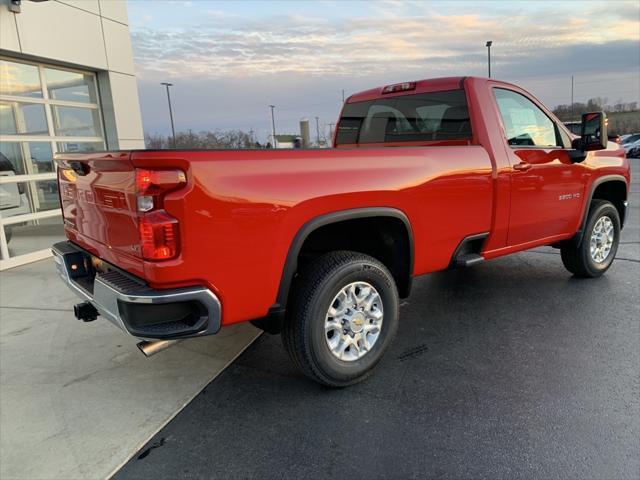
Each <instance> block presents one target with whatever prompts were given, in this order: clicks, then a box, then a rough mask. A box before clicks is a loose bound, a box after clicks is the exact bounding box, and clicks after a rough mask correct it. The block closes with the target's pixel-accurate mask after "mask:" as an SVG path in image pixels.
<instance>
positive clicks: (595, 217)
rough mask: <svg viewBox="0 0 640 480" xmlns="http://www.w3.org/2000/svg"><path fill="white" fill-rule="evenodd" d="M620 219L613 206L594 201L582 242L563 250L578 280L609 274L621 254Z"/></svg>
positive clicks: (561, 251) (563, 261)
mask: <svg viewBox="0 0 640 480" xmlns="http://www.w3.org/2000/svg"><path fill="white" fill-rule="evenodd" d="M619 241H620V216H619V214H618V210H617V209H616V207H614V206H613V204H612V203H611V202H607V201H606V200H594V201H593V202H591V208H590V209H589V216H588V217H587V223H586V226H585V231H584V235H583V237H582V241H581V242H580V244H579V245H577V246H564V247H562V248H561V250H560V253H561V255H562V263H563V264H564V266H565V268H566V269H567V270H569V271H570V272H571V273H573V274H574V275H575V276H577V277H599V276H600V275H602V274H603V273H604V272H606V271H607V270H608V269H609V267H610V266H611V264H612V263H613V259H614V258H615V256H616V252H617V251H618V243H619Z"/></svg>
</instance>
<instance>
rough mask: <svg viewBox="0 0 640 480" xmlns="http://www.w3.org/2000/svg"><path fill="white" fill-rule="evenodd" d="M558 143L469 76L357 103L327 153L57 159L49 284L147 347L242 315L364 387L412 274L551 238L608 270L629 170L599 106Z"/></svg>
mask: <svg viewBox="0 0 640 480" xmlns="http://www.w3.org/2000/svg"><path fill="white" fill-rule="evenodd" d="M581 133H582V134H581V136H580V137H576V136H574V135H572V134H571V133H570V132H569V131H568V130H567V129H566V128H565V126H564V125H563V124H562V122H560V121H559V120H558V119H557V118H556V117H555V116H554V115H553V114H552V113H551V112H550V111H549V110H548V109H547V108H545V107H544V105H542V103H541V102H540V101H538V100H537V99H536V98H535V97H534V96H532V95H531V94H529V93H528V92H526V91H525V90H523V89H522V88H519V87H517V86H515V85H511V84H508V83H504V82H500V81H496V80H492V79H486V78H475V77H463V78H459V77H457V78H439V79H431V80H423V81H417V82H408V83H402V84H397V85H388V86H385V87H382V88H374V89H372V90H367V91H365V92H361V93H358V94H355V95H352V96H351V97H350V98H349V99H348V100H347V101H346V102H345V105H344V107H343V110H342V113H341V116H340V119H339V122H338V124H337V128H336V134H335V138H334V148H332V149H326V150H322V149H304V150H215V151H214V150H206V151H193V150H189V151H182V150H162V151H154V150H140V151H114V152H103V153H92V154H68V153H63V154H60V155H59V156H58V157H57V158H56V161H57V164H58V179H59V187H60V188H59V190H60V197H61V202H62V211H63V215H64V225H65V231H66V235H67V237H68V241H66V242H61V243H57V244H56V245H54V246H53V253H54V258H55V260H56V262H57V265H58V269H59V273H60V275H61V277H62V279H63V280H64V281H65V282H66V283H67V284H68V285H69V287H70V288H71V289H73V290H74V291H75V292H76V293H77V294H78V295H79V296H80V297H81V298H83V299H84V300H85V301H84V302H83V303H80V304H78V305H76V306H75V313H76V317H77V318H79V319H81V320H85V321H90V320H94V319H96V317H97V316H98V315H102V316H104V317H106V318H107V319H108V320H110V321H111V322H113V323H114V324H116V325H118V326H119V327H120V328H122V329H123V330H124V331H125V332H128V333H129V334H130V335H133V336H135V337H138V338H140V339H141V340H143V341H142V342H141V343H140V344H139V346H140V348H141V350H143V352H145V353H146V354H152V353H154V352H155V351H158V350H160V349H162V348H165V347H167V346H169V345H172V344H173V343H175V342H176V341H180V340H183V339H187V338H190V337H199V336H202V335H210V334H215V333H216V332H217V331H218V330H219V329H220V328H221V327H223V326H227V325H232V324H234V323H238V322H245V321H253V323H254V324H255V325H257V326H259V327H261V328H262V329H263V330H266V331H269V332H272V333H275V332H281V333H282V337H283V343H284V345H285V348H286V349H287V351H288V353H289V354H290V356H291V358H292V360H293V361H294V363H295V364H296V365H297V366H298V367H299V368H300V369H301V370H302V372H304V373H305V374H306V375H308V376H309V377H311V378H312V379H314V380H316V381H318V382H321V383H323V384H326V385H330V386H345V385H350V384H353V383H355V382H357V381H360V380H362V379H363V378H365V377H366V376H367V375H368V374H369V373H370V372H371V370H372V369H373V367H374V366H375V365H376V363H377V362H378V361H379V360H380V358H381V357H382V355H383V353H384V351H385V350H386V349H387V348H388V346H389V344H390V342H391V340H392V338H393V336H394V335H395V333H396V330H397V328H398V314H399V308H398V304H399V299H400V298H404V297H407V296H409V294H410V292H411V282H412V279H413V278H414V277H417V276H419V275H423V274H426V273H430V272H435V271H438V270H444V269H448V268H457V267H468V266H471V265H475V264H477V263H480V262H483V261H485V260H491V259H493V258H496V257H500V256H503V255H507V254H509V253H514V252H519V251H522V250H526V249H530V248H533V247H538V246H541V245H552V246H554V247H556V248H559V249H560V251H561V253H562V261H563V263H564V265H565V267H566V268H567V269H568V270H569V271H570V272H571V273H573V274H574V275H576V276H580V277H597V276H599V275H602V274H603V273H604V272H605V271H606V270H607V269H608V268H609V267H610V266H611V263H612V262H613V259H614V257H615V255H616V250H617V247H618V241H619V236H620V229H621V228H622V227H623V225H624V218H625V214H626V212H627V198H628V193H629V192H628V190H629V184H630V172H629V164H628V162H627V160H626V159H625V156H624V151H623V150H622V149H621V148H620V146H619V145H617V144H615V143H613V142H607V131H606V119H605V117H604V114H603V113H599V112H597V113H590V114H586V115H585V116H584V117H583V122H582V131H581Z"/></svg>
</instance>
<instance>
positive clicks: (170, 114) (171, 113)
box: [160, 82, 176, 148]
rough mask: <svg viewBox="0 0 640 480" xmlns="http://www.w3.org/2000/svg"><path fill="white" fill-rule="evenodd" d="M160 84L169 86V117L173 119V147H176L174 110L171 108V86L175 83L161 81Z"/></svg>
mask: <svg viewBox="0 0 640 480" xmlns="http://www.w3.org/2000/svg"><path fill="white" fill-rule="evenodd" d="M160 85H164V86H165V87H167V102H169V118H170V119H171V135H172V136H173V148H176V129H175V128H174V126H173V110H172V109H171V95H170V94H169V87H173V83H168V82H161V83H160Z"/></svg>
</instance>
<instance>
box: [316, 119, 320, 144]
mask: <svg viewBox="0 0 640 480" xmlns="http://www.w3.org/2000/svg"><path fill="white" fill-rule="evenodd" d="M319 119H320V118H319V117H316V143H317V144H318V147H319V146H320V124H319V123H318V120H319Z"/></svg>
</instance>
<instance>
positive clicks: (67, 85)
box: [44, 68, 98, 103]
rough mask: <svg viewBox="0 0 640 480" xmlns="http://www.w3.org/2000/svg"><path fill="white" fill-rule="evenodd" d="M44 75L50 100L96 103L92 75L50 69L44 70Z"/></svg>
mask: <svg viewBox="0 0 640 480" xmlns="http://www.w3.org/2000/svg"><path fill="white" fill-rule="evenodd" d="M44 74H45V79H46V83H47V89H48V91H49V98H50V99H52V100H66V101H69V102H82V103H98V99H97V95H96V86H95V77H94V76H93V75H88V74H84V73H77V72H68V71H65V70H54V69H52V68H45V69H44Z"/></svg>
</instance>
